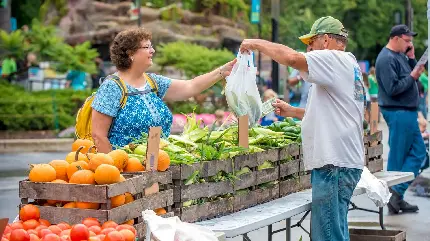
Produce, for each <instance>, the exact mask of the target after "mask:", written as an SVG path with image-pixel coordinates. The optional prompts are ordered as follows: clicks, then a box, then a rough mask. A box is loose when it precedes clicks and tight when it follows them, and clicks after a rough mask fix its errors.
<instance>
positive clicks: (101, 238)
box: [96, 234, 106, 241]
mask: <svg viewBox="0 0 430 241" xmlns="http://www.w3.org/2000/svg"><path fill="white" fill-rule="evenodd" d="M96 237H98V238H99V239H100V240H101V241H103V240H105V238H106V235H104V234H99V235H97V236H96Z"/></svg>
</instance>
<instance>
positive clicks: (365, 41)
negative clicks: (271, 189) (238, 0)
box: [250, 0, 427, 60]
mask: <svg viewBox="0 0 430 241" xmlns="http://www.w3.org/2000/svg"><path fill="white" fill-rule="evenodd" d="M261 2H262V6H261V7H262V8H261V11H262V12H261V17H262V38H264V39H270V38H271V20H270V18H271V12H270V10H271V9H270V7H271V6H270V5H271V1H261ZM280 2H281V6H280V12H281V15H280V19H279V42H280V43H283V44H286V45H288V46H289V47H292V48H294V49H304V47H305V46H304V44H303V43H301V41H300V40H298V37H299V36H301V35H303V34H306V33H308V32H309V30H310V28H311V26H312V24H313V22H314V21H315V20H316V19H318V18H320V17H322V16H327V15H330V16H333V17H335V18H338V19H339V20H340V21H342V23H343V24H344V25H345V27H346V28H347V29H348V30H349V34H350V38H349V43H348V47H347V50H348V51H351V52H353V53H354V54H355V55H356V57H357V59H369V60H375V59H376V56H377V54H378V53H379V49H380V48H381V47H382V46H384V45H385V44H386V43H387V40H388V33H389V31H390V29H391V27H392V26H393V25H394V24H395V23H394V13H395V12H396V11H400V12H401V14H402V19H404V16H405V14H404V11H405V6H404V1H377V0H343V1H338V0H319V1H314V0H302V1H280ZM426 3H427V0H412V5H413V8H414V11H415V13H414V31H417V32H418V33H419V35H418V36H417V37H416V38H415V40H414V43H415V46H416V49H417V56H421V54H422V53H423V52H424V50H425V45H424V40H426V39H427V17H426V11H427V8H426ZM403 22H404V21H403ZM250 35H251V36H253V37H256V36H257V26H256V25H253V26H252V31H251V34H250Z"/></svg>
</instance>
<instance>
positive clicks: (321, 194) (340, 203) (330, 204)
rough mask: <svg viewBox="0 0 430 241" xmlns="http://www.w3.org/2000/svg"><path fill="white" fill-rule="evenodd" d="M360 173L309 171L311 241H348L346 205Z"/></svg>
mask: <svg viewBox="0 0 430 241" xmlns="http://www.w3.org/2000/svg"><path fill="white" fill-rule="evenodd" d="M361 173H362V170H360V169H354V168H346V167H335V166H333V165H327V166H324V167H323V168H318V169H314V170H312V210H311V211H312V212H311V236H312V241H334V240H336V241H349V231H348V209H349V202H350V200H351V197H352V193H353V192H354V189H355V187H356V186H357V183H358V181H359V180H360V177H361Z"/></svg>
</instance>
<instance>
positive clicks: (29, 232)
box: [27, 229, 38, 238]
mask: <svg viewBox="0 0 430 241" xmlns="http://www.w3.org/2000/svg"><path fill="white" fill-rule="evenodd" d="M27 233H28V234H34V235H36V236H37V235H38V233H37V231H36V230H34V229H29V230H27ZM30 238H31V237H30Z"/></svg>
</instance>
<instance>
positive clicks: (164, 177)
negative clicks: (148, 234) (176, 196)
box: [19, 171, 173, 224]
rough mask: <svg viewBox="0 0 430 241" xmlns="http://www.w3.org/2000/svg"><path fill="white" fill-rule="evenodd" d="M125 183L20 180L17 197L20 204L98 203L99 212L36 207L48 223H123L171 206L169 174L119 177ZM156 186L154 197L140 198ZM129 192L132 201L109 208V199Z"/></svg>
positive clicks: (153, 173) (152, 173)
mask: <svg viewBox="0 0 430 241" xmlns="http://www.w3.org/2000/svg"><path fill="white" fill-rule="evenodd" d="M123 175H124V177H125V178H126V181H124V182H121V183H115V184H111V185H88V184H84V185H81V184H62V183H34V182H30V181H28V180H24V181H20V183H19V197H20V198H21V202H22V204H27V203H28V202H29V199H33V200H35V201H36V204H37V203H39V204H40V202H38V201H40V200H60V201H69V202H77V201H78V202H91V203H100V209H99V210H91V209H78V208H70V209H68V208H62V207H50V206H39V209H40V212H41V216H42V217H43V218H44V219H47V220H48V221H50V222H51V223H54V224H55V223H60V222H63V221H64V222H67V223H80V222H81V221H82V220H83V219H84V218H87V217H94V218H97V219H98V220H99V221H100V222H106V221H108V220H112V221H115V222H117V223H124V222H126V221H127V220H131V219H134V218H137V217H139V216H141V214H142V211H143V210H146V209H152V210H153V209H156V208H162V207H163V208H167V209H168V211H169V207H170V206H171V205H172V204H173V190H172V189H169V186H168V185H164V184H169V183H171V182H172V174H171V172H169V171H167V172H142V173H141V174H123ZM156 182H158V183H160V184H162V185H161V191H160V192H159V193H156V194H152V195H148V196H145V195H144V189H145V188H147V187H150V186H151V185H152V184H153V183H156ZM126 192H129V193H131V194H132V195H133V196H134V198H135V201H133V202H131V203H128V204H125V205H122V206H119V207H116V208H111V203H110V198H111V197H114V196H117V195H120V194H124V193H126Z"/></svg>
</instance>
